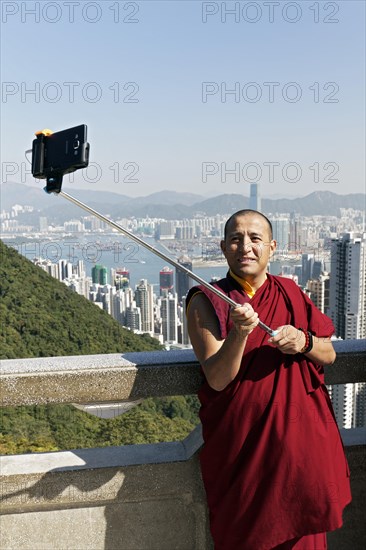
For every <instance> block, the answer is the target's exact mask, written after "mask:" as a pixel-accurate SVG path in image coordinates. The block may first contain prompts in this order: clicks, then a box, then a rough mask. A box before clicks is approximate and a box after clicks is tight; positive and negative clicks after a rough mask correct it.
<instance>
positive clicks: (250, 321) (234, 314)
mask: <svg viewBox="0 0 366 550" xmlns="http://www.w3.org/2000/svg"><path fill="white" fill-rule="evenodd" d="M230 319H231V321H232V322H233V323H234V327H235V330H236V332H237V333H238V335H240V336H243V337H245V336H248V335H249V334H250V333H251V332H252V331H253V330H254V329H255V327H256V326H257V325H258V320H259V319H258V313H256V312H255V311H254V309H253V308H252V306H251V305H250V304H244V305H242V306H238V307H235V308H232V309H231V310H230Z"/></svg>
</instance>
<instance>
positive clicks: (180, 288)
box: [175, 256, 192, 302]
mask: <svg viewBox="0 0 366 550" xmlns="http://www.w3.org/2000/svg"><path fill="white" fill-rule="evenodd" d="M178 263H179V264H181V265H182V266H183V267H185V268H187V269H189V271H192V260H191V259H190V258H189V257H188V256H181V257H180V258H178ZM175 285H176V290H177V294H178V300H179V302H181V301H182V298H183V296H186V295H187V293H188V291H189V289H190V288H191V286H192V281H191V279H190V278H189V275H187V274H186V273H185V272H184V271H181V270H180V269H176V271H175Z"/></svg>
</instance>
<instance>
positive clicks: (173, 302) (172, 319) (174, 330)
mask: <svg viewBox="0 0 366 550" xmlns="http://www.w3.org/2000/svg"><path fill="white" fill-rule="evenodd" d="M160 312H161V320H162V332H163V339H164V342H170V343H174V344H175V343H177V341H178V313H177V295H176V294H171V293H170V292H169V293H168V294H167V295H165V296H162V298H161V306H160Z"/></svg>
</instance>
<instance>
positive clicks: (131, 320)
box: [126, 302, 142, 332]
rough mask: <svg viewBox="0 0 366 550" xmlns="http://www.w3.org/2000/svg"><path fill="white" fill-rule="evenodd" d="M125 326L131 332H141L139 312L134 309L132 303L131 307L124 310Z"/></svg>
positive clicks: (136, 308) (137, 308) (137, 309)
mask: <svg viewBox="0 0 366 550" xmlns="http://www.w3.org/2000/svg"><path fill="white" fill-rule="evenodd" d="M126 326H127V327H128V328H129V329H130V330H133V331H139V332H140V331H141V330H142V322H141V310H140V308H139V307H136V302H132V304H131V306H130V307H128V308H127V309H126Z"/></svg>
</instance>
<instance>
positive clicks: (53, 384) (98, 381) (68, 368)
mask: <svg viewBox="0 0 366 550" xmlns="http://www.w3.org/2000/svg"><path fill="white" fill-rule="evenodd" d="M334 347H335V349H336V352H337V359H336V362H335V363H334V365H331V366H329V367H326V368H325V380H326V383H327V384H345V383H355V382H366V362H365V357H366V340H346V341H336V342H334ZM0 379H1V399H2V402H1V405H2V406H16V405H33V404H45V403H98V402H99V403H102V402H103V403H105V402H118V401H135V400H137V399H144V398H147V397H160V396H167V395H189V394H195V393H197V390H198V389H199V386H200V384H201V380H202V379H201V375H200V370H199V363H198V362H197V360H196V358H195V355H194V353H193V351H192V350H172V351H155V352H134V353H124V354H117V353H114V354H107V355H81V356H72V357H68V356H63V357H46V358H37V359H9V360H4V361H2V362H1V377H0Z"/></svg>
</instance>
